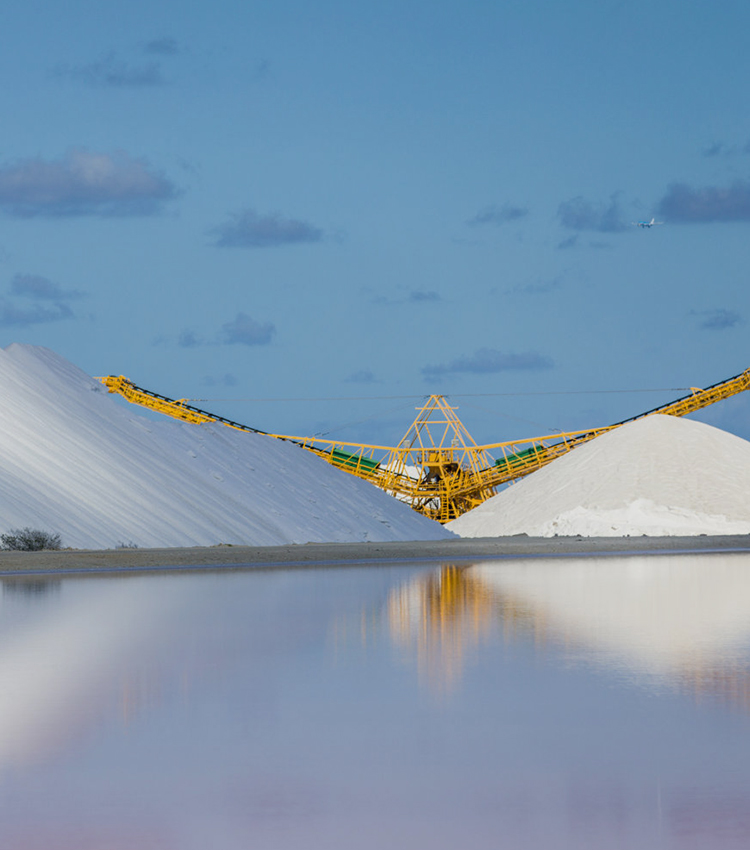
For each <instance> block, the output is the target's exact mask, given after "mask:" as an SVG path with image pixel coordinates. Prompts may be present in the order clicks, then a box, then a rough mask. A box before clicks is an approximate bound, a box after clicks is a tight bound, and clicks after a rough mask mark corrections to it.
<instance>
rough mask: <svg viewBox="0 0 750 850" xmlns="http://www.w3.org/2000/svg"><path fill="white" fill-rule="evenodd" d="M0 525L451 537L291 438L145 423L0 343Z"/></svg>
mask: <svg viewBox="0 0 750 850" xmlns="http://www.w3.org/2000/svg"><path fill="white" fill-rule="evenodd" d="M0 398H2V405H0V533H5V532H7V531H8V530H10V529H11V528H22V527H25V526H29V527H31V528H39V529H44V530H47V531H50V532H55V533H59V534H60V535H61V537H62V544H63V546H71V547H73V548H95V549H99V548H112V547H116V546H118V545H122V544H125V545H130V544H135V545H137V546H148V547H164V546H166V547H168V546H212V545H217V544H220V543H231V544H249V545H261V546H266V545H275V544H283V543H305V542H308V541H310V542H340V541H341V542H343V541H384V540H434V539H440V538H443V537H452V536H453V535H452V534H450V532H448V531H446V530H445V529H444V528H442V527H441V526H440V525H438V524H437V523H435V522H432V521H431V520H428V519H426V518H425V517H422V516H420V515H419V514H417V513H415V512H414V511H412V510H411V508H409V507H407V506H406V505H404V504H402V503H400V502H398V501H397V500H396V499H393V498H391V497H390V496H388V495H386V494H385V493H383V492H382V491H380V490H378V489H377V488H376V487H373V486H372V485H370V484H367V483H366V482H364V481H361V480H359V479H357V478H354V477H353V476H351V475H348V474H347V473H345V472H341V471H340V470H337V469H335V468H334V467H332V466H330V465H329V464H327V463H326V462H325V461H323V460H321V459H320V458H317V457H315V455H313V454H311V453H310V452H308V451H306V450H304V449H301V448H299V447H298V446H295V445H293V444H291V443H287V442H283V441H281V440H276V439H273V438H271V437H264V436H262V435H259V434H252V433H245V432H241V431H237V430H234V429H232V428H227V427H226V426H224V425H218V424H217V425H188V424H184V423H180V422H177V421H174V420H169V419H166V418H165V419H164V421H159V422H154V421H151V420H150V419H146V418H145V417H143V416H139V415H138V414H137V413H136V412H135V408H131V409H127V408H125V407H124V406H123V405H122V404H121V403H120V402H118V401H117V400H115V398H114V397H113V396H111V395H109V394H108V393H107V390H106V388H105V387H103V386H102V384H100V383H99V382H98V381H96V380H94V379H93V378H91V377H89V376H88V375H86V374H85V373H84V372H82V371H80V370H79V369H77V368H76V367H75V366H72V365H71V364H70V363H68V362H67V361H66V360H64V359H63V358H61V357H59V356H58V355H56V354H55V353H54V352H52V351H49V350H48V349H45V348H38V347H34V346H27V345H18V344H14V345H10V346H8V348H6V349H4V350H0Z"/></svg>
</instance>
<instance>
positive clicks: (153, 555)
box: [0, 535, 750, 577]
mask: <svg viewBox="0 0 750 850" xmlns="http://www.w3.org/2000/svg"><path fill="white" fill-rule="evenodd" d="M701 552H704V553H707V552H714V553H716V552H722V553H726V554H730V553H738V552H750V535H732V536H726V537H718V536H716V537H714V536H699V537H645V536H643V537H526V536H524V535H521V536H515V537H480V538H476V537H463V538H460V537H459V538H456V539H455V540H428V541H389V542H384V543H299V544H288V545H284V546H210V547H187V548H170V549H101V550H84V549H64V550H59V551H42V552H13V551H0V577H12V576H13V575H19V576H21V575H31V576H38V575H48V574H55V573H60V574H68V575H70V574H86V573H100V574H101V573H108V574H112V573H115V574H126V573H133V572H164V571H168V572H172V571H175V570H177V571H179V570H190V571H192V570H220V569H222V568H227V569H241V568H243V567H244V568H248V569H252V568H255V569H257V568H266V569H283V568H301V567H308V568H312V567H322V566H347V565H350V566H363V565H365V564H377V563H381V564H385V563H389V562H391V563H392V562H397V563H398V562H400V563H403V562H409V561H456V562H464V561H466V562H470V561H472V560H491V559H493V558H498V559H499V558H503V559H505V558H540V557H550V558H552V557H592V556H597V555H599V556H605V555H610V556H613V555H639V554H640V555H643V554H652V555H668V554H672V555H677V554H686V553H701Z"/></svg>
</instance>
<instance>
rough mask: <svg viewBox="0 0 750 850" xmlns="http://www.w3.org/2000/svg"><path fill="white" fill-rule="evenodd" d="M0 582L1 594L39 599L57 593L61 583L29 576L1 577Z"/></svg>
mask: <svg viewBox="0 0 750 850" xmlns="http://www.w3.org/2000/svg"><path fill="white" fill-rule="evenodd" d="M1 583H2V586H3V594H7V595H8V596H21V597H26V598H27V599H41V598H42V597H44V596H48V595H50V594H52V593H59V592H60V586H61V584H62V583H61V582H60V581H49V580H48V579H31V578H10V579H3V581H2V582H1Z"/></svg>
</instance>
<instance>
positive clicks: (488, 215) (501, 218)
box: [466, 204, 529, 227]
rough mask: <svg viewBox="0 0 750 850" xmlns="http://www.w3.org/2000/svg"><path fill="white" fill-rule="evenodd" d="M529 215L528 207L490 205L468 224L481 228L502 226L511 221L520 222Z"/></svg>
mask: <svg viewBox="0 0 750 850" xmlns="http://www.w3.org/2000/svg"><path fill="white" fill-rule="evenodd" d="M528 213H529V211H528V209H526V207H518V206H513V205H512V204H503V206H501V207H498V206H497V205H496V204H490V206H488V207H485V208H484V209H483V210H480V211H479V212H478V213H477V214H476V215H475V216H474V218H470V219H469V220H468V221H467V222H466V223H467V224H468V225H469V227H479V226H480V225H483V224H494V225H501V224H507V223H508V222H510V221H518V219H519V218H523V217H524V216H526V215H528Z"/></svg>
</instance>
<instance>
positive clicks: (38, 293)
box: [10, 274, 84, 301]
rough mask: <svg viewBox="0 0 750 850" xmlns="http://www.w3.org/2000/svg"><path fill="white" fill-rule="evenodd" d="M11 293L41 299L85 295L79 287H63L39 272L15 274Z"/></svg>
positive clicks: (53, 299) (50, 299)
mask: <svg viewBox="0 0 750 850" xmlns="http://www.w3.org/2000/svg"><path fill="white" fill-rule="evenodd" d="M10 294H11V295H20V296H22V297H25V298H34V299H37V300H40V301H68V300H70V299H72V298H82V297H83V295H84V293H83V292H80V291H79V290H77V289H63V288H62V287H61V286H60V284H58V283H54V282H53V281H51V280H49V279H48V278H46V277H42V276H41V275H38V274H17V275H15V276H14V277H13V279H12V280H11V282H10Z"/></svg>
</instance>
